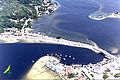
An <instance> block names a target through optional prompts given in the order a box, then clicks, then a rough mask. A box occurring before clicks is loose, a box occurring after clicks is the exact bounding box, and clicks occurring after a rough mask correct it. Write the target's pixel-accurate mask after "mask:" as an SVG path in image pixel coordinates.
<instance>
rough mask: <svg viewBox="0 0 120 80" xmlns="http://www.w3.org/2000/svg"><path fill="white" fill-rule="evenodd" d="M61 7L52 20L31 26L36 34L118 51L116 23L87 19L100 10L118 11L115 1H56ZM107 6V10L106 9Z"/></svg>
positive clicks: (119, 28) (47, 18)
mask: <svg viewBox="0 0 120 80" xmlns="http://www.w3.org/2000/svg"><path fill="white" fill-rule="evenodd" d="M57 1H58V2H59V3H60V4H61V7H60V8H59V9H58V10H57V11H56V12H55V13H54V14H52V16H51V15H50V16H44V17H42V18H40V19H38V20H37V21H35V22H34V24H33V27H34V28H35V29H36V30H37V31H41V32H44V33H46V34H49V35H60V36H62V37H63V38H66V39H71V40H77V41H88V40H92V41H94V42H95V43H97V44H98V46H100V47H101V48H103V49H106V50H108V51H111V48H116V49H120V36H119V35H120V19H111V18H109V19H105V20H102V21H96V20H92V19H90V18H89V17H88V16H89V15H90V14H92V13H94V12H96V11H98V9H99V7H100V6H102V9H101V10H100V11H101V12H105V13H109V12H110V13H111V12H116V11H120V5H119V3H120V1H118V0H115V1H114V0H74V1H71V0H57ZM95 1H97V2H98V3H99V4H98V3H96V2H95ZM108 5H109V6H108Z"/></svg>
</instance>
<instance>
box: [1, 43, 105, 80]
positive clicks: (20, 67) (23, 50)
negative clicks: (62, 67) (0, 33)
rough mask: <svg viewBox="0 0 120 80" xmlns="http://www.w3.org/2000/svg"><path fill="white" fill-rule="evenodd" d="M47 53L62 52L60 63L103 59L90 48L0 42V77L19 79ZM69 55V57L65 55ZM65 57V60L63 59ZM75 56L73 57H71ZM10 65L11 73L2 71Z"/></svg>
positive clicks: (91, 61)
mask: <svg viewBox="0 0 120 80" xmlns="http://www.w3.org/2000/svg"><path fill="white" fill-rule="evenodd" d="M47 54H53V55H54V56H55V54H58V55H60V54H62V59H61V63H64V64H68V65H70V64H89V63H97V62H100V61H102V60H103V58H104V56H103V55H101V54H96V53H94V52H93V51H91V50H88V49H82V48H75V47H68V46H62V45H53V44H51V45H50V44H0V79H1V78H2V80H4V79H9V78H12V79H21V78H22V77H23V76H25V74H26V73H27V71H28V70H29V69H30V68H31V66H32V65H33V64H34V63H32V61H35V62H36V61H37V60H38V59H39V58H40V57H42V56H45V55H47ZM65 55H67V56H71V57H65ZM63 58H66V60H63ZM73 58H75V59H73ZM8 65H11V75H10V76H9V75H8V74H7V75H4V74H3V71H4V70H5V69H6V68H7V66H8Z"/></svg>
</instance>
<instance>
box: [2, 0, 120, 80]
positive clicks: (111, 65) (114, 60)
mask: <svg viewBox="0 0 120 80" xmlns="http://www.w3.org/2000/svg"><path fill="white" fill-rule="evenodd" d="M44 1H47V0H44ZM44 3H46V4H42V5H43V6H47V5H49V4H50V3H48V2H44ZM47 3H48V4H47ZM52 3H53V4H52V6H47V9H46V10H45V11H41V10H40V8H41V6H35V9H36V12H37V15H38V16H39V17H40V16H43V15H47V14H51V13H53V12H54V11H55V10H57V9H58V8H59V7H60V5H59V6H58V5H57V4H59V3H58V2H55V4H54V2H53V1H52ZM39 10H40V11H39ZM89 18H91V19H94V20H103V19H106V18H120V13H119V12H116V13H110V14H109V15H107V16H104V15H101V16H92V17H91V16H89ZM10 20H11V21H14V22H16V23H17V20H12V19H10ZM22 20H23V19H21V21H22ZM33 20H34V19H32V18H28V19H26V21H25V23H24V24H23V26H22V28H21V29H18V28H15V27H12V28H4V30H3V32H1V33H0V43H46V44H60V45H66V46H72V47H79V48H86V49H90V50H92V51H94V52H95V53H97V54H99V53H100V54H101V53H102V54H103V55H104V56H105V58H104V59H103V61H102V62H99V63H96V64H91V63H90V64H88V65H81V64H73V65H65V64H62V63H60V59H59V58H56V57H54V56H43V57H42V58H40V59H39V60H38V61H37V62H36V63H35V64H34V65H33V67H32V68H31V70H30V71H29V72H28V74H27V77H26V78H25V79H63V80H64V79H65V80H72V79H77V80H86V79H90V80H93V79H95V80H97V79H98V77H99V79H103V76H105V75H107V78H108V79H118V78H119V77H118V76H117V77H116V75H117V74H119V71H120V62H119V60H120V58H119V57H116V56H114V55H111V54H110V53H109V52H107V51H106V50H104V49H102V48H100V47H99V46H98V45H97V44H95V43H94V44H93V45H91V44H87V43H82V42H75V41H71V40H66V39H64V38H62V37H61V36H57V37H51V36H47V35H46V34H44V33H41V32H37V33H36V32H33V29H32V26H31V23H32V22H33ZM36 74H39V75H36ZM40 74H41V75H40ZM43 75H46V76H47V77H46V76H44V77H42V76H43ZM71 75H72V77H71Z"/></svg>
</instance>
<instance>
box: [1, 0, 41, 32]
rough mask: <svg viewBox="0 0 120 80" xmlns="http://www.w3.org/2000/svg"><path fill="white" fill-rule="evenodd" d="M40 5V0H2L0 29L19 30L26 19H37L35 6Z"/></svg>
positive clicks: (29, 23) (29, 24)
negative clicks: (13, 28)
mask: <svg viewBox="0 0 120 80" xmlns="http://www.w3.org/2000/svg"><path fill="white" fill-rule="evenodd" d="M41 4H42V0H3V1H2V4H0V6H1V7H2V8H3V9H2V10H1V11H0V28H6V27H9V28H11V27H16V28H19V29H21V28H22V27H23V25H24V23H25V21H26V20H27V19H28V18H32V19H36V18H38V15H37V12H36V10H35V6H41ZM28 26H29V27H30V26H31V22H28ZM0 32H1V30H0Z"/></svg>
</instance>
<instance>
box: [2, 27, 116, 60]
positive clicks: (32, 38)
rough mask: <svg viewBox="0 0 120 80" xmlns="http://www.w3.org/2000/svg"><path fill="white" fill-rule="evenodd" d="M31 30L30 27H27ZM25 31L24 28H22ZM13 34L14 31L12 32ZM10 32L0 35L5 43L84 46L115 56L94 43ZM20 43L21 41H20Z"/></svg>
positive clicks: (38, 34)
mask: <svg viewBox="0 0 120 80" xmlns="http://www.w3.org/2000/svg"><path fill="white" fill-rule="evenodd" d="M27 29H30V31H31V30H32V29H31V28H27ZM23 31H26V28H25V29H24V30H23ZM14 34H15V33H14ZM14 34H13V33H12V32H4V33H1V35H0V40H2V41H4V40H5V41H4V42H6V43H18V42H19V41H20V40H21V41H23V43H24V41H25V42H28V43H47V44H60V45H65V46H71V47H79V48H86V49H90V50H92V51H94V52H95V53H98V54H99V53H103V54H104V55H105V57H107V58H115V57H114V56H113V55H111V54H110V53H108V52H107V51H105V50H103V49H101V48H99V47H98V46H97V44H95V43H94V45H90V44H86V43H81V42H75V41H70V40H66V39H63V38H59V39H57V38H55V37H49V36H47V35H43V34H41V33H33V32H31V33H29V31H26V32H23V33H22V32H21V36H16V35H14ZM21 43H22V42H21Z"/></svg>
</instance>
